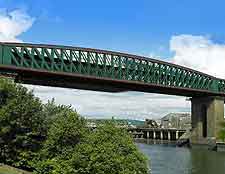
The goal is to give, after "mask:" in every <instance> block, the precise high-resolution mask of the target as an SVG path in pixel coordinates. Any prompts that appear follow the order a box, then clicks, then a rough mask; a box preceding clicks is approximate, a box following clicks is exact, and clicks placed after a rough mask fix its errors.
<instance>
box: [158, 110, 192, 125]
mask: <svg viewBox="0 0 225 174" xmlns="http://www.w3.org/2000/svg"><path fill="white" fill-rule="evenodd" d="M161 127H162V128H176V129H190V128H191V115H190V114H189V113H169V114H167V115H166V116H164V117H163V118H161Z"/></svg>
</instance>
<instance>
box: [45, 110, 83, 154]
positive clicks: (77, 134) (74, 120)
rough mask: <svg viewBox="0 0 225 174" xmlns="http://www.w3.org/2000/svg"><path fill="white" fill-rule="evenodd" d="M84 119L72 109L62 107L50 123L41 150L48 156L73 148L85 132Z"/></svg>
mask: <svg viewBox="0 0 225 174" xmlns="http://www.w3.org/2000/svg"><path fill="white" fill-rule="evenodd" d="M85 126H86V121H85V120H84V119H83V118H82V117H80V116H79V115H78V114H77V113H76V112H74V111H73V110H72V109H70V108H67V110H66V109H64V112H60V113H59V114H57V116H56V119H55V120H54V123H52V125H51V127H50V129H49V131H48V134H47V136H48V138H47V140H46V142H45V144H44V147H43V152H44V154H45V155H47V157H48V158H53V157H55V156H57V155H61V154H63V153H65V152H66V151H69V150H71V149H73V148H74V147H75V146H76V144H78V143H79V142H80V140H81V138H83V137H85V134H86V133H87V128H85Z"/></svg>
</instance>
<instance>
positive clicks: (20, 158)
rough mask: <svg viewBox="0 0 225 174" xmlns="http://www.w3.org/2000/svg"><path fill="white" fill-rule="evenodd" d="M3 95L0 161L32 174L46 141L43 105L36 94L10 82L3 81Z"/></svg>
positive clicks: (0, 110)
mask: <svg viewBox="0 0 225 174" xmlns="http://www.w3.org/2000/svg"><path fill="white" fill-rule="evenodd" d="M0 93H1V106H0V137H1V138H0V161H1V162H3V163H6V164H9V165H13V166H16V167H20V168H23V169H29V170H31V168H32V167H31V163H30V161H32V159H33V157H34V156H35V155H36V153H37V151H38V150H39V149H40V147H41V143H42V141H43V137H42V131H43V122H44V118H43V117H42V104H41V102H40V100H39V99H38V98H36V97H34V95H33V92H32V91H28V90H27V88H25V87H23V86H22V85H18V84H15V83H13V82H12V81H10V80H7V79H0Z"/></svg>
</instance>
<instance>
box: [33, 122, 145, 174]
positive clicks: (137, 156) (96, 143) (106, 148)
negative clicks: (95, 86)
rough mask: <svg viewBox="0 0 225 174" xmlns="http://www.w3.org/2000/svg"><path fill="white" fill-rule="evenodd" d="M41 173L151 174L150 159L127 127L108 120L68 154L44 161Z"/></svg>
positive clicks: (39, 171) (87, 135)
mask: <svg viewBox="0 0 225 174" xmlns="http://www.w3.org/2000/svg"><path fill="white" fill-rule="evenodd" d="M40 166H41V167H39V169H40V170H38V171H36V172H37V173H39V174H45V173H46V174H47V173H49V174H55V173H57V174H58V173H60V174H61V173H62V174H63V173H65V174H96V173H98V174H109V173H110V174H147V173H148V167H147V159H146V158H145V156H143V154H142V153H140V152H139V150H138V149H137V147H136V146H135V145H134V143H133V140H132V138H131V137H130V136H129V135H128V133H127V132H126V130H124V129H120V128H117V127H116V126H115V124H114V123H105V124H103V125H101V126H99V127H98V128H97V130H96V131H94V132H91V133H90V134H86V137H85V138H84V139H82V140H81V141H80V143H79V144H77V145H76V146H74V148H73V151H70V153H69V154H67V158H65V156H56V157H55V158H52V159H51V160H46V161H45V162H42V163H41V165H40Z"/></svg>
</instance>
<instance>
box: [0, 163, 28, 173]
mask: <svg viewBox="0 0 225 174" xmlns="http://www.w3.org/2000/svg"><path fill="white" fill-rule="evenodd" d="M0 174H31V173H30V172H27V171H24V170H21V169H17V168H14V167H11V166H8V165H4V164H0Z"/></svg>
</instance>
